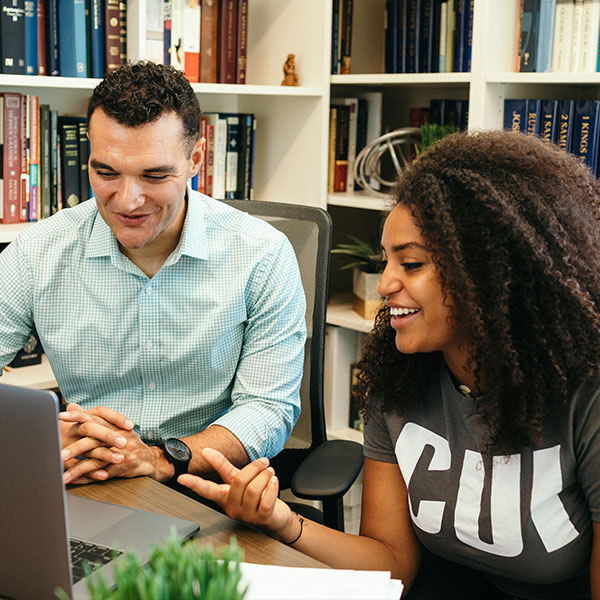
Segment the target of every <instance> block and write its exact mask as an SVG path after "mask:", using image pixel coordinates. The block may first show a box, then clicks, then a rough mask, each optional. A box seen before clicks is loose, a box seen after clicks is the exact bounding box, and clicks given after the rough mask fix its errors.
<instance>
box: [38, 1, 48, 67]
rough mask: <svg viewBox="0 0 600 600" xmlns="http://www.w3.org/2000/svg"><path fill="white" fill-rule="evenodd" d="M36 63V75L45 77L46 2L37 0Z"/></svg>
mask: <svg viewBox="0 0 600 600" xmlns="http://www.w3.org/2000/svg"><path fill="white" fill-rule="evenodd" d="M36 4H37V63H38V73H37V74H38V75H46V73H47V72H48V69H47V64H46V2H45V0H37V2H36Z"/></svg>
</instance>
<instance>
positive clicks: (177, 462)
mask: <svg viewBox="0 0 600 600" xmlns="http://www.w3.org/2000/svg"><path fill="white" fill-rule="evenodd" d="M160 448H162V450H163V452H164V453H165V458H166V459H167V460H168V461H169V462H170V463H171V464H172V465H173V466H174V467H175V474H174V475H173V477H172V478H171V479H170V480H169V482H168V483H173V482H175V481H177V478H178V477H179V476H180V475H183V474H184V473H187V472H188V467H189V464H190V461H191V460H192V451H191V450H190V448H189V446H188V445H187V444H186V443H185V442H182V441H181V440H179V439H177V438H167V439H166V440H165V441H164V443H163V444H161V445H160Z"/></svg>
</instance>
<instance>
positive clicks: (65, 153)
mask: <svg viewBox="0 0 600 600" xmlns="http://www.w3.org/2000/svg"><path fill="white" fill-rule="evenodd" d="M58 135H59V136H60V153H61V154H60V158H61V160H60V168H61V183H62V185H61V188H62V206H63V207H64V208H68V207H72V206H76V205H77V204H79V203H80V202H81V183H80V170H79V133H78V131H77V123H73V122H71V121H70V120H68V119H67V120H64V119H63V118H62V117H58Z"/></svg>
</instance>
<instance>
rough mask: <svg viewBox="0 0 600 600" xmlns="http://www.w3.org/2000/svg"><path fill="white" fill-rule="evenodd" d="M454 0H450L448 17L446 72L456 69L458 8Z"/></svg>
mask: <svg viewBox="0 0 600 600" xmlns="http://www.w3.org/2000/svg"><path fill="white" fill-rule="evenodd" d="M454 7H455V2H454V0H448V18H447V19H446V73H452V70H453V69H454V37H455V30H456V10H455V8H454Z"/></svg>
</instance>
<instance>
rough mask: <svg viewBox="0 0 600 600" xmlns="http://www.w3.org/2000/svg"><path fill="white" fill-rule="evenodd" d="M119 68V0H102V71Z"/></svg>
mask: <svg viewBox="0 0 600 600" xmlns="http://www.w3.org/2000/svg"><path fill="white" fill-rule="evenodd" d="M120 66H121V24H120V13H119V0H104V71H105V72H111V71H116V70H117V69H118V68H119V67H120Z"/></svg>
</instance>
